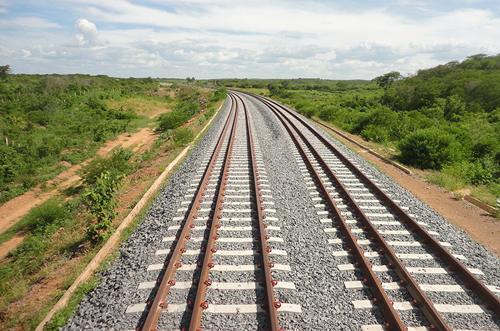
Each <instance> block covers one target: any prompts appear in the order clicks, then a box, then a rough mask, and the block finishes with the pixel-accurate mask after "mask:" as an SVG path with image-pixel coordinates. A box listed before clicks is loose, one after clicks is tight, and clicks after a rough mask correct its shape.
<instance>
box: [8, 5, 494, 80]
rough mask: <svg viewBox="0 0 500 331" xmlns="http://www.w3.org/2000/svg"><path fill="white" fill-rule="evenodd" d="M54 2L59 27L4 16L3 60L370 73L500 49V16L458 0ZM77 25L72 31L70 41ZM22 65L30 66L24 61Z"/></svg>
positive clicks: (179, 69)
mask: <svg viewBox="0 0 500 331" xmlns="http://www.w3.org/2000/svg"><path fill="white" fill-rule="evenodd" d="M26 1H28V3H29V4H30V5H34V6H35V5H37V4H38V3H39V1H38V0H26ZM54 1H55V3H54V6H53V7H54V8H65V9H60V10H66V11H68V15H67V17H68V19H69V18H71V19H74V21H76V24H75V25H74V26H64V25H63V24H62V23H59V22H58V21H54V20H53V19H52V18H53V17H58V15H51V16H49V15H46V16H45V17H44V16H43V14H40V17H39V18H37V20H33V21H30V20H28V19H27V17H28V16H30V15H24V16H23V15H19V17H16V15H13V16H12V18H11V19H9V20H1V21H0V25H1V26H2V28H3V29H5V31H6V32H10V34H5V37H4V36H2V37H1V38H2V40H0V44H2V46H3V47H5V48H7V49H9V50H12V51H13V52H15V53H11V54H10V55H9V54H8V53H7V52H6V51H4V50H3V49H0V61H3V62H6V61H7V62H8V63H10V62H12V61H13V58H14V56H15V55H14V54H22V51H23V50H25V51H27V52H30V56H31V59H30V60H31V61H33V60H34V59H36V60H37V61H40V63H45V64H47V66H45V65H44V66H43V67H42V68H47V69H46V70H48V72H57V71H58V70H76V71H78V72H85V70H92V71H89V72H92V73H104V74H109V75H117V76H161V75H165V76H169V77H172V76H176V75H178V76H179V77H186V76H195V77H197V78H211V77H235V76H236V77H279V78H285V77H308V76H309V77H311V76H312V77H323V78H367V79H371V78H373V77H375V76H378V75H380V74H383V73H385V72H389V71H391V70H398V71H400V72H402V73H408V72H412V71H415V70H417V69H419V68H423V67H430V66H433V65H436V64H440V63H446V62H448V61H451V60H460V59H463V58H465V57H466V56H468V55H471V54H476V53H487V54H496V53H499V52H500V43H499V41H498V33H497V31H500V17H499V15H500V14H499V13H498V12H495V11H494V10H493V9H491V8H490V9H487V8H484V6H483V7H482V6H480V5H479V4H478V3H474V2H471V1H465V0H460V1H459V0H457V1H454V2H447V3H446V4H444V3H441V2H439V3H437V2H435V1H434V2H432V1H429V0H418V1H409V0H386V1H383V2H382V3H381V4H379V3H377V2H368V1H367V2H366V5H365V6H363V5H359V4H362V3H363V1H361V0H357V1H354V2H352V3H351V2H349V3H348V4H347V6H346V2H335V3H334V2H324V1H323V2H321V1H312V0H303V1H296V0H294V1H292V0H289V1H285V0H275V1H272V2H270V1H264V0H245V1H243V0H235V1H232V2H231V5H230V6H229V5H227V1H225V0H211V1H206V0H185V1H173V0H148V1H147V2H139V1H136V0H130V1H129V0H107V1H102V0H66V1H62V0H54ZM465 2H468V3H467V4H464V3H465ZM4 3H5V1H4V0H0V8H2V4H4ZM10 6H13V5H12V4H11V5H10ZM417 7H418V8H417ZM70 8H71V9H70ZM444 9H446V10H444ZM58 10H59V9H58ZM9 11H12V12H13V10H11V8H10V7H9ZM59 16H60V15H59ZM81 17H85V19H83V18H81ZM77 18H80V19H78V20H77ZM96 25H97V26H98V27H99V29H98V28H97V26H96ZM21 26H23V27H24V28H25V29H19V27H21ZM37 26H38V28H37ZM16 27H17V28H16ZM63 27H64V28H63ZM55 28H58V29H55ZM14 29H17V30H15V31H14ZM26 29H30V33H28V32H25V31H27V30H26ZM73 29H76V31H77V35H76V36H75V37H74V39H73V41H72V42H71V43H68V40H70V38H72V35H73V33H72V31H74V30H73ZM108 40H109V41H110V42H108ZM32 45H40V46H41V48H37V47H36V46H32ZM75 46H79V48H78V51H75ZM57 59H62V61H61V62H60V63H58V62H57ZM16 61H17V60H16ZM18 65H19V66H21V67H22V66H24V67H25V68H32V67H31V63H30V64H28V62H27V61H25V62H22V61H21V60H19V63H18ZM39 67H41V66H39ZM48 68H54V69H48ZM90 68H92V69H90ZM26 70H27V69H26ZM37 70H41V69H39V68H37ZM97 70H103V71H102V72H99V71H97ZM18 71H22V70H18ZM70 72H71V71H70Z"/></svg>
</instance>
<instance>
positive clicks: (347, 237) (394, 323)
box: [267, 105, 407, 331]
mask: <svg viewBox="0 0 500 331" xmlns="http://www.w3.org/2000/svg"><path fill="white" fill-rule="evenodd" d="M267 106H268V107H269V108H270V109H271V110H272V111H273V112H274V114H275V115H276V117H278V119H279V120H280V121H281V123H282V124H283V126H284V127H285V128H286V130H287V131H288V133H289V134H290V137H291V138H292V141H293V142H294V144H295V146H297V149H298V150H299V152H300V154H301V155H302V157H303V159H304V160H305V161H306V165H307V167H308V168H309V170H310V172H311V173H312V175H313V178H314V182H315V184H316V186H317V187H318V188H319V190H320V196H321V198H322V199H324V200H326V201H325V202H326V204H327V205H328V206H329V208H330V209H329V212H331V213H332V214H333V215H334V216H335V219H336V220H337V221H338V224H339V225H338V228H339V230H340V231H341V232H342V235H343V237H342V240H343V241H344V242H345V243H346V244H347V246H348V247H349V252H350V253H351V254H352V255H353V257H354V258H355V260H356V264H355V265H356V267H357V268H359V269H360V271H361V273H362V274H363V277H364V280H363V283H364V284H365V285H366V286H368V287H369V288H370V289H371V290H372V292H373V295H374V300H373V302H374V304H376V305H378V306H379V307H380V309H381V312H382V314H383V316H384V318H385V320H386V325H385V327H386V328H387V329H390V330H401V331H403V330H406V329H407V328H406V325H405V324H404V323H403V322H402V321H401V319H400V318H399V315H398V314H397V312H396V310H395V309H394V307H393V305H392V302H391V300H390V299H389V297H388V296H387V294H386V292H385V290H384V289H383V288H382V283H381V282H380V280H379V279H378V277H377V276H376V275H375V272H374V271H373V270H372V268H371V267H370V263H369V262H368V260H367V259H366V257H365V255H364V253H363V249H362V248H361V247H360V246H359V244H358V243H357V239H356V238H355V236H354V234H353V233H352V231H351V229H350V227H349V226H348V225H347V222H346V220H345V218H344V217H343V216H342V213H341V212H340V210H339V208H338V207H337V204H336V203H335V201H334V200H333V198H332V196H331V195H330V193H329V192H328V189H327V188H326V185H325V183H324V182H323V180H322V179H321V176H320V174H319V173H318V171H317V170H316V167H315V166H314V165H313V162H312V160H311V159H310V158H309V156H308V155H307V153H306V150H305V148H304V147H303V146H302V144H301V143H300V141H299V138H298V137H297V135H296V133H295V132H294V130H295V131H296V132H297V133H298V135H299V136H300V137H301V139H302V140H303V141H304V142H306V144H307V140H306V139H305V137H304V136H303V134H302V133H301V132H300V131H298V130H297V129H296V127H293V124H289V123H288V122H287V121H286V119H285V118H284V115H282V114H280V113H279V112H278V111H277V110H276V109H275V108H274V107H272V105H267ZM308 147H309V148H310V149H311V146H309V145H308ZM313 153H314V152H313ZM320 163H322V166H323V167H327V166H326V164H325V163H324V162H321V161H320Z"/></svg>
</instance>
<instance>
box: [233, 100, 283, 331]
mask: <svg viewBox="0 0 500 331" xmlns="http://www.w3.org/2000/svg"><path fill="white" fill-rule="evenodd" d="M236 96H237V97H238V98H239V99H240V100H241V102H242V104H243V109H244V110H245V114H246V126H247V137H248V143H249V147H250V160H251V162H250V166H251V168H252V177H253V182H252V184H253V192H254V194H255V203H256V207H257V217H258V230H259V243H260V249H259V250H260V254H261V256H262V264H261V265H262V268H261V269H262V273H263V274H264V279H263V281H262V282H260V284H261V285H262V286H263V287H265V290H266V291H265V294H266V302H265V303H263V304H261V307H262V308H263V309H265V310H266V311H267V313H268V319H269V320H268V322H269V325H268V326H269V330H271V331H278V330H280V331H284V330H283V329H280V328H279V322H278V309H279V308H280V307H281V302H280V301H276V300H275V297H274V289H273V287H274V286H275V285H276V284H277V280H276V279H273V277H272V273H271V269H272V268H273V267H274V264H273V263H272V262H270V260H269V253H270V252H271V251H272V248H271V247H269V246H267V239H268V238H269V236H268V235H267V234H266V227H267V225H266V224H265V223H264V220H265V218H266V215H265V214H264V213H263V211H264V209H265V207H264V206H263V202H264V201H263V200H262V197H261V196H262V193H261V192H260V191H261V187H260V181H259V171H258V166H257V161H256V156H255V147H254V142H253V135H252V127H251V125H250V117H249V114H248V109H247V106H246V104H245V102H244V101H243V99H242V98H241V97H240V96H239V95H237V94H236Z"/></svg>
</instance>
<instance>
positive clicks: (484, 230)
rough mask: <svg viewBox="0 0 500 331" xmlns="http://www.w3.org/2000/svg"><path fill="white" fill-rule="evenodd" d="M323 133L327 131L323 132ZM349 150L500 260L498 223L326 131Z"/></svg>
mask: <svg viewBox="0 0 500 331" xmlns="http://www.w3.org/2000/svg"><path fill="white" fill-rule="evenodd" d="M326 130H327V129H326ZM328 131H330V132H331V133H333V135H334V136H335V137H336V138H337V139H339V140H340V141H342V142H343V143H344V144H346V145H347V146H349V147H350V148H352V149H354V150H356V151H357V152H358V153H359V154H360V155H362V156H363V157H364V158H365V159H366V160H368V161H370V162H371V163H373V164H374V165H376V166H377V167H378V168H379V169H381V170H382V171H383V172H385V173H386V174H387V175H388V176H389V177H391V178H392V179H393V180H395V181H396V182H398V183H399V185H401V186H403V187H404V188H405V189H407V190H408V191H410V192H411V193H412V194H413V195H415V196H416V197H417V198H419V199H420V200H422V201H423V202H425V203H426V204H428V205H429V206H430V207H431V208H432V209H434V210H435V211H436V212H438V213H439V214H440V215H441V216H443V217H444V218H445V219H447V220H448V221H450V222H451V223H452V224H454V225H455V226H457V227H458V228H459V229H461V230H463V231H465V232H466V233H467V234H468V235H469V237H471V238H472V239H473V240H475V241H476V242H479V243H481V244H482V245H484V246H485V247H486V248H488V249H489V250H490V251H492V252H493V253H495V254H496V255H497V256H500V241H499V240H498V238H500V221H499V220H498V219H496V218H495V217H493V216H492V215H490V214H488V213H487V212H485V211H483V210H482V209H479V208H477V207H475V206H473V205H472V204H470V203H468V202H467V201H464V200H456V199H455V197H454V196H453V194H451V193H449V192H446V191H445V190H444V188H442V187H440V186H437V185H435V184H432V183H429V182H427V181H426V180H425V179H423V172H419V171H418V170H417V171H416V170H414V169H412V171H414V174H412V175H408V174H407V173H405V172H403V171H401V170H400V169H398V168H396V167H394V166H393V165H390V164H388V163H386V162H384V161H382V160H381V159H379V158H378V157H376V156H375V155H373V154H370V153H368V152H367V151H366V150H364V149H361V148H360V147H358V146H356V145H355V144H353V143H351V142H349V141H348V140H347V139H344V138H342V137H341V136H339V135H337V134H335V132H333V131H331V130H328ZM345 134H346V135H347V136H349V137H351V138H353V139H355V140H357V141H359V142H361V139H360V138H359V137H357V136H354V135H350V134H348V133H345Z"/></svg>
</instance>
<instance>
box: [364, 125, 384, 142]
mask: <svg viewBox="0 0 500 331" xmlns="http://www.w3.org/2000/svg"><path fill="white" fill-rule="evenodd" d="M361 137H363V139H365V140H367V141H375V142H377V143H386V142H387V141H388V140H389V130H388V129H387V128H386V127H384V126H376V125H373V124H369V125H367V126H366V127H365V128H364V129H363V131H361Z"/></svg>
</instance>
